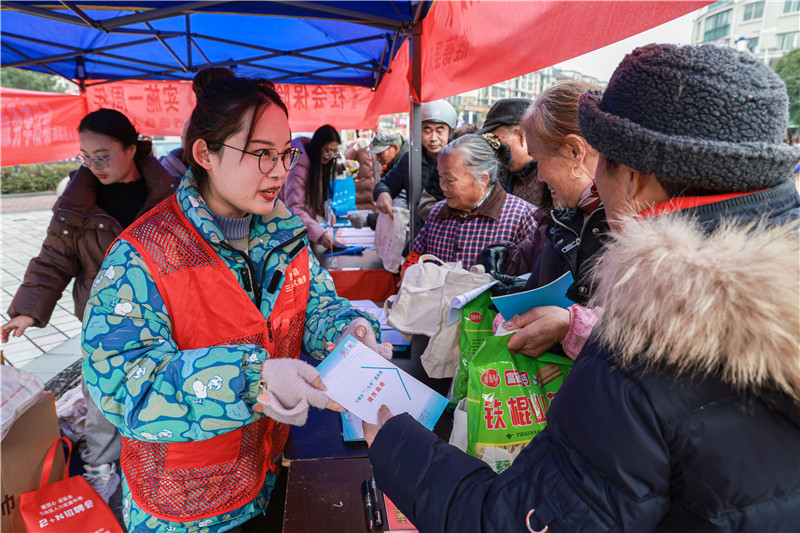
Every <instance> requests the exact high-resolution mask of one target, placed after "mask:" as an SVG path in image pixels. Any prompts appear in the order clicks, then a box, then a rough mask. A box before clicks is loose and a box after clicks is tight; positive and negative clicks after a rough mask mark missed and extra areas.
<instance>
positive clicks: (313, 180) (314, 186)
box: [305, 124, 342, 215]
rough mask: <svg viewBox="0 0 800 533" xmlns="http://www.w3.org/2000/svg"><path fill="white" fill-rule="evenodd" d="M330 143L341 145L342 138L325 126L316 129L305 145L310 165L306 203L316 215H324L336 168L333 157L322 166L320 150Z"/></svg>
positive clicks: (334, 129)
mask: <svg viewBox="0 0 800 533" xmlns="http://www.w3.org/2000/svg"><path fill="white" fill-rule="evenodd" d="M332 142H335V143H337V144H342V138H341V137H339V132H338V131H336V128H334V127H333V126H331V125H330V124H325V125H324V126H320V127H319V128H317V131H315V132H314V136H313V137H311V140H310V141H308V142H307V143H305V149H306V154H308V160H309V163H310V164H311V165H310V166H311V168H310V169H309V175H308V182H307V184H306V203H307V204H308V206H309V207H311V209H312V210H313V211H314V212H315V213H316V214H318V215H322V214H324V213H325V201H326V200H327V199H328V191H329V190H330V187H331V180H332V179H333V171H334V168H335V167H336V158H335V157H334V158H333V159H331V160H330V161H328V162H327V163H326V164H324V165H323V164H322V148H323V147H324V146H325V145H326V144H328V143H332Z"/></svg>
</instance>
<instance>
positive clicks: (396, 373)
mask: <svg viewBox="0 0 800 533" xmlns="http://www.w3.org/2000/svg"><path fill="white" fill-rule="evenodd" d="M317 370H318V371H319V374H320V376H322V381H323V383H325V386H326V387H328V391H327V394H328V397H330V398H331V399H332V400H334V401H336V402H338V403H339V405H341V406H342V407H344V408H345V409H347V410H348V411H350V412H351V413H352V414H354V415H355V416H357V417H358V418H360V419H361V420H365V421H367V422H369V423H370V424H377V423H378V410H379V409H380V407H381V405H386V406H387V407H388V408H389V410H390V411H391V412H392V414H394V415H398V414H400V413H408V414H410V415H411V416H412V417H414V418H415V419H416V420H417V421H418V422H419V423H420V424H422V425H423V426H425V427H426V428H428V429H431V430H432V429H433V426H435V425H436V421H437V420H439V417H440V416H441V415H442V412H443V411H444V408H445V407H446V406H447V399H446V398H445V397H444V396H442V395H441V394H439V393H437V392H436V391H434V390H433V389H431V388H430V387H428V386H427V385H425V384H423V383H422V382H420V381H419V380H417V379H415V378H414V377H412V376H411V375H409V374H408V373H406V372H405V371H404V370H402V369H400V368H398V367H397V366H395V365H394V364H393V363H392V362H391V361H387V360H386V359H384V358H383V357H381V356H380V355H378V353H376V352H374V351H373V350H371V349H369V348H367V347H366V346H364V345H363V344H361V343H360V342H359V341H358V340H356V338H355V337H353V336H352V335H348V336H346V337H345V338H343V339H342V340H341V341H339V344H338V345H337V346H336V348H334V349H333V351H331V353H330V355H328V357H326V358H325V359H324V360H323V361H322V362H321V363H320V364H319V365H317Z"/></svg>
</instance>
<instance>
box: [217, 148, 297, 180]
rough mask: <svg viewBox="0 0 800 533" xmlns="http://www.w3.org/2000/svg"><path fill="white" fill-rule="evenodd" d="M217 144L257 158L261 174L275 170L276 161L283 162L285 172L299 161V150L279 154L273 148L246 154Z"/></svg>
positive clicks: (289, 150)
mask: <svg viewBox="0 0 800 533" xmlns="http://www.w3.org/2000/svg"><path fill="white" fill-rule="evenodd" d="M219 144H221V145H222V146H225V147H226V148H232V149H234V150H236V151H238V152H242V153H243V154H247V155H253V156H256V157H257V158H258V170H260V171H261V173H262V174H269V173H270V171H272V169H273V168H275V165H277V164H278V159H280V160H281V161H282V162H283V168H285V169H286V170H292V169H293V168H294V167H295V166H297V162H298V161H299V160H300V149H299V148H289V149H288V150H286V151H285V152H279V151H278V150H276V149H275V148H264V149H263V150H259V151H257V152H248V151H247V150H242V149H241V148H236V147H235V146H230V145H227V144H225V143H219Z"/></svg>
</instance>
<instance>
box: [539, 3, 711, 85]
mask: <svg viewBox="0 0 800 533" xmlns="http://www.w3.org/2000/svg"><path fill="white" fill-rule="evenodd" d="M696 13H697V12H696V11H695V12H693V13H689V14H688V15H684V16H682V17H680V18H677V19H675V20H672V21H670V22H667V23H666V24H662V25H661V26H656V27H655V28H651V29H649V30H647V31H645V32H642V33H640V34H638V35H634V36H632V37H628V38H627V39H623V40H622V41H619V42H616V43H614V44H610V45H608V46H606V47H603V48H598V49H597V50H594V51H592V52H589V53H588V54H584V55H582V56H578V57H576V58H574V59H570V60H569V61H565V62H563V63H559V64H558V65H555V67H556V68H560V69H565V70H577V71H578V72H580V73H582V74H587V75H589V76H594V77H595V78H597V79H599V80H601V81H608V80H609V78H611V74H612V73H613V72H614V69H615V68H617V65H619V62H620V61H622V58H623V57H625V54H627V53H629V52H631V51H632V50H633V49H634V48H636V47H637V46H643V45H645V44H650V43H675V44H689V43H690V42H691V41H692V20H693V19H694V17H695V16H696Z"/></svg>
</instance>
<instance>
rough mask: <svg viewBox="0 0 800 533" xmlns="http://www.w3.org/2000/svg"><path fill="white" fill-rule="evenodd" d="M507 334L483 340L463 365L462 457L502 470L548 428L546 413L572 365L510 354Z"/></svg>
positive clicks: (545, 356) (556, 358)
mask: <svg viewBox="0 0 800 533" xmlns="http://www.w3.org/2000/svg"><path fill="white" fill-rule="evenodd" d="M509 337H510V336H508V335H506V336H503V337H494V336H492V337H488V338H486V339H485V340H484V342H483V344H482V345H481V347H480V348H479V349H478V351H477V352H476V353H475V355H474V356H473V358H472V361H470V363H469V367H468V374H469V379H468V387H467V388H468V392H467V426H468V427H467V430H468V431H467V434H468V443H467V453H469V454H470V455H474V456H475V457H478V458H479V459H483V460H484V461H485V462H487V463H488V464H489V465H491V466H492V468H493V469H494V470H495V471H496V472H502V471H503V470H505V469H506V468H508V467H509V466H511V463H512V462H513V461H514V458H516V456H517V455H518V454H519V452H520V451H522V449H523V448H524V447H525V446H526V445H527V444H528V443H529V442H530V441H531V439H533V437H535V436H536V435H537V434H538V433H539V432H540V431H542V430H543V429H544V427H545V425H546V424H547V411H548V409H549V408H550V403H551V402H552V401H553V398H555V396H556V393H557V392H558V389H560V388H561V385H562V383H564V379H565V378H566V377H567V373H568V372H569V369H570V368H571V367H572V363H573V361H572V360H571V359H569V358H567V357H562V356H559V355H555V354H551V353H545V354H543V355H541V356H540V357H528V356H526V355H512V354H511V353H510V352H509V351H508V339H509Z"/></svg>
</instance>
